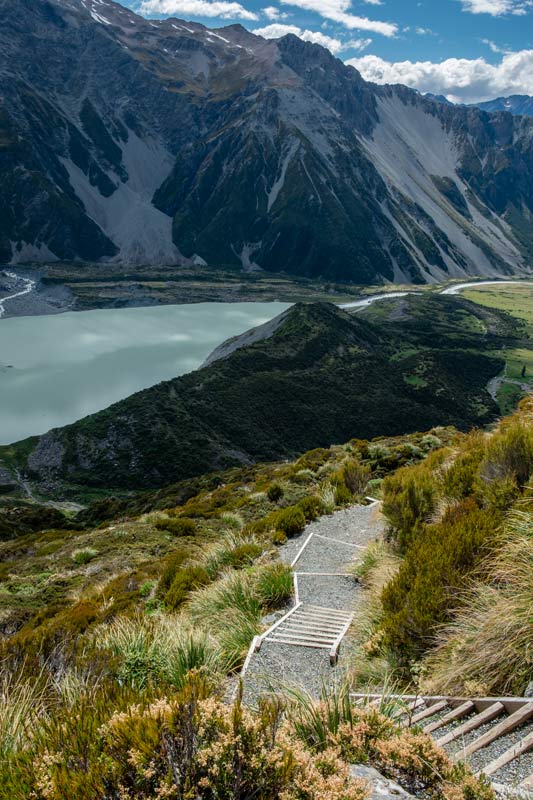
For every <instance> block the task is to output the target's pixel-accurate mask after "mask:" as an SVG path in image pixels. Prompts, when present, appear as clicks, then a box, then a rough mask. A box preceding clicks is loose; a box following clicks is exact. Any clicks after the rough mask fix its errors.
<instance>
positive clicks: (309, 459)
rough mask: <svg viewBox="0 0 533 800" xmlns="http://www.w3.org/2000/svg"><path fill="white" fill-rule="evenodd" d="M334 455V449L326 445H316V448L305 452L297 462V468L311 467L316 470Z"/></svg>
mask: <svg viewBox="0 0 533 800" xmlns="http://www.w3.org/2000/svg"><path fill="white" fill-rule="evenodd" d="M331 456H332V451H331V450H328V449H327V448H325V447H316V448H315V449H314V450H309V452H308V453H305V454H304V455H303V456H301V458H299V459H298V461H297V462H296V464H295V469H296V470H301V469H310V470H312V471H313V472H316V471H317V469H319V468H320V467H322V466H323V465H324V464H326V462H327V461H329V459H330V458H331Z"/></svg>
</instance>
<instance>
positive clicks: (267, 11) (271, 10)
mask: <svg viewBox="0 0 533 800" xmlns="http://www.w3.org/2000/svg"><path fill="white" fill-rule="evenodd" d="M263 14H264V15H265V17H267V18H268V19H272V20H274V19H287V17H288V16H289V15H288V14H287V13H286V12H285V11H280V10H279V8H277V7H276V6H267V7H266V8H264V9H263Z"/></svg>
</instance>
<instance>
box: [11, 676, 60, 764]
mask: <svg viewBox="0 0 533 800" xmlns="http://www.w3.org/2000/svg"><path fill="white" fill-rule="evenodd" d="M48 694H49V687H48V685H47V681H46V679H45V678H44V677H43V675H42V674H41V676H39V677H38V678H37V679H36V680H35V679H34V680H33V681H29V680H27V679H25V678H16V677H15V676H14V675H8V674H6V673H2V674H1V675H0V762H2V761H5V760H7V759H8V758H10V757H12V756H13V755H14V754H15V753H16V752H17V751H18V750H20V749H21V748H24V747H25V746H27V744H28V743H29V742H30V741H31V740H32V737H33V735H34V733H35V730H36V727H37V726H38V725H40V723H41V721H42V720H43V719H44V718H45V717H46V710H47V700H46V698H47V695H48Z"/></svg>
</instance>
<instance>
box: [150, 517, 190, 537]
mask: <svg viewBox="0 0 533 800" xmlns="http://www.w3.org/2000/svg"><path fill="white" fill-rule="evenodd" d="M155 527H156V528H157V529H158V530H159V531H168V532H169V533H172V534H173V535H174V536H194V534H195V533H196V523H195V522H194V520H192V519H187V518H186V517H175V518H172V519H169V518H167V517H160V518H159V519H157V520H156V522H155Z"/></svg>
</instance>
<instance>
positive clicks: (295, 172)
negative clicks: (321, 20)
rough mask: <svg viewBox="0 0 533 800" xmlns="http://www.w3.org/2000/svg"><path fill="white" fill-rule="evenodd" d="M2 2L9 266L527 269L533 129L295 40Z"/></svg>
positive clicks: (363, 274) (0, 208) (436, 276)
mask: <svg viewBox="0 0 533 800" xmlns="http://www.w3.org/2000/svg"><path fill="white" fill-rule="evenodd" d="M0 8H1V9H2V19H3V25H2V27H1V28H0V72H1V73H2V75H3V77H4V81H3V94H2V99H1V101H0V153H1V155H2V158H1V160H0V172H1V177H2V181H1V183H0V213H1V215H2V216H1V218H2V226H1V227H0V260H1V261H3V262H4V263H5V262H10V263H25V262H28V261H36V260H42V261H49V260H53V259H61V260H69V261H75V260H78V261H94V262H96V261H103V262H106V261H107V262H109V261H111V262H114V261H116V262H120V263H125V264H154V265H158V264H172V265H176V267H179V266H180V265H189V266H193V265H194V264H208V265H209V266H211V267H219V266H220V267H227V266H231V267H239V266H240V267H241V268H242V269H243V270H244V271H257V270H264V271H267V272H278V271H285V272H288V273H292V274H297V275H304V276H311V277H314V276H321V277H323V278H326V279H331V280H343V281H352V282H354V283H361V284H363V283H373V282H381V281H392V282H395V281H396V282H399V281H401V282H405V281H407V282H419V283H423V282H427V281H441V280H443V279H446V278H448V277H459V276H468V275H472V274H476V275H478V274H483V275H505V274H527V273H528V270H529V265H530V264H531V254H532V253H533V235H532V234H531V232H530V224H529V219H530V215H531V214H532V213H533V192H532V189H531V187H532V186H533V176H532V174H531V173H532V166H531V163H530V160H528V157H527V152H528V151H527V147H528V144H527V143H528V142H530V140H531V136H532V129H533V122H531V123H529V122H528V121H527V120H526V121H525V122H524V121H523V120H521V121H519V120H516V122H513V121H512V120H511V121H507V122H505V124H503V123H502V122H501V120H500V119H499V115H496V116H495V118H494V119H492V118H491V115H489V116H488V117H487V115H483V114H481V113H480V112H477V111H476V110H475V109H466V108H462V107H457V106H453V105H451V104H448V103H446V104H445V103H444V102H442V101H441V102H434V100H431V99H428V98H424V97H422V96H421V95H419V94H418V93H417V92H415V91H413V90H411V89H408V88H407V87H401V86H384V87H380V86H376V85H374V84H369V83H366V82H365V81H364V80H363V79H362V77H361V76H360V74H359V73H358V72H357V71H356V70H354V69H353V68H351V67H347V66H346V65H345V64H343V63H342V62H341V61H340V60H339V59H337V58H335V57H334V56H333V55H332V54H331V53H330V52H329V51H327V50H325V49H323V48H320V47H319V46H317V45H313V44H310V43H307V42H303V41H302V40H301V39H299V38H297V37H294V36H290V35H289V36H286V37H283V38H281V39H279V40H276V41H273V40H267V39H263V38H261V37H259V36H255V35H254V34H253V33H251V32H250V31H248V30H246V29H245V28H243V27H242V26H241V25H228V26H226V27H223V28H217V29H209V28H206V27H205V26H203V25H199V24H198V23H190V22H187V21H184V20H179V19H174V18H170V19H165V20H149V19H146V18H144V17H140V16H138V15H136V14H135V13H134V12H133V11H131V10H130V9H126V8H124V7H122V6H121V5H119V4H118V3H115V2H112V0H48V1H47V2H42V0H25V2H24V3H13V2H7V0H0ZM43 65H45V66H44V68H43ZM509 102H512V98H510V99H509Z"/></svg>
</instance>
